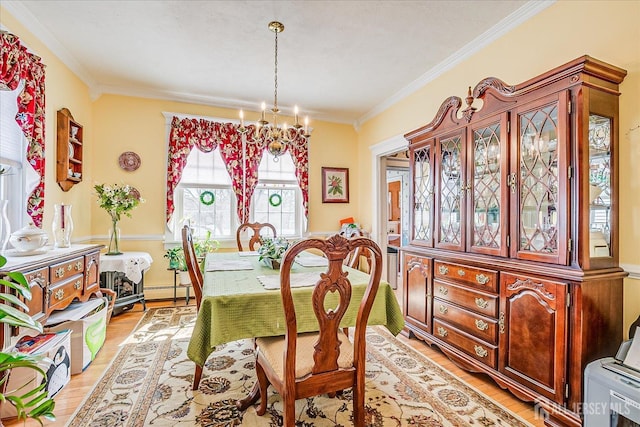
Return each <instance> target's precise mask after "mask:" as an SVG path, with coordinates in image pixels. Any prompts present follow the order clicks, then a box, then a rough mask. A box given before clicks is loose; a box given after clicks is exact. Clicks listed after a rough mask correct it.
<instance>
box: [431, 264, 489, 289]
mask: <svg viewBox="0 0 640 427" xmlns="http://www.w3.org/2000/svg"><path fill="white" fill-rule="evenodd" d="M433 274H434V276H435V277H436V278H440V279H447V280H449V281H452V282H455V283H461V284H463V285H467V286H473V287H474V288H477V289H481V290H483V291H488V292H498V273H497V272H495V271H492V270H485V269H483V268H477V267H469V266H466V265H461V264H454V263H451V262H443V261H436V262H435V263H434V268H433Z"/></svg>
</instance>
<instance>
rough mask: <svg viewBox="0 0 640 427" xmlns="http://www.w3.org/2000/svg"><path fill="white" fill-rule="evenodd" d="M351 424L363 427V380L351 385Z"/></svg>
mask: <svg viewBox="0 0 640 427" xmlns="http://www.w3.org/2000/svg"><path fill="white" fill-rule="evenodd" d="M353 425H354V426H355V427H364V382H358V381H356V384H354V386H353Z"/></svg>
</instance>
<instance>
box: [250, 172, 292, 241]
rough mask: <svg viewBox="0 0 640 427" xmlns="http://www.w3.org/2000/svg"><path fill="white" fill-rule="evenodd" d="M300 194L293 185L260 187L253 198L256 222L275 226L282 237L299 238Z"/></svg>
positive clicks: (262, 185)
mask: <svg viewBox="0 0 640 427" xmlns="http://www.w3.org/2000/svg"><path fill="white" fill-rule="evenodd" d="M298 192H299V189H298V188H297V187H296V186H293V185H284V184H279V185H277V184H271V185H266V184H261V185H259V186H258V187H257V188H256V190H255V193H254V196H253V218H254V220H255V221H256V222H268V223H270V224H273V226H274V227H275V228H276V230H278V235H280V236H298V235H299V234H300V232H299V230H298V224H297V218H298V216H299V215H298V210H297V209H296V207H297V206H299V205H301V202H300V199H299V198H298V197H297V194H298Z"/></svg>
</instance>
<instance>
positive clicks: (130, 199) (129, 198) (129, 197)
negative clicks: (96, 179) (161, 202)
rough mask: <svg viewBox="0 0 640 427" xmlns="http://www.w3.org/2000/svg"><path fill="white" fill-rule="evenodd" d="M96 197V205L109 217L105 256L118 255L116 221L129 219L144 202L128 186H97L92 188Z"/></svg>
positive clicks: (118, 236)
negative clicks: (107, 246)
mask: <svg viewBox="0 0 640 427" xmlns="http://www.w3.org/2000/svg"><path fill="white" fill-rule="evenodd" d="M93 188H94V189H95V190H96V193H97V195H98V204H99V205H100V207H101V208H102V209H104V210H106V211H107V213H108V214H109V216H110V217H111V228H110V229H109V248H108V249H107V253H106V255H120V254H121V253H122V252H120V247H119V246H120V229H119V228H118V221H120V218H121V217H122V215H126V216H128V217H131V210H133V209H134V208H135V207H136V206H138V205H139V204H140V203H142V202H144V200H143V199H142V198H141V197H140V193H138V190H136V189H135V188H133V187H131V186H130V185H118V184H114V185H107V184H97V185H95V186H94V187H93Z"/></svg>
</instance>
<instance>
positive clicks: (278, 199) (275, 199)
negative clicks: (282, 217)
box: [269, 194, 282, 208]
mask: <svg viewBox="0 0 640 427" xmlns="http://www.w3.org/2000/svg"><path fill="white" fill-rule="evenodd" d="M269 204H270V205H271V206H273V207H274V208H276V207H278V206H280V205H281V204H282V196H281V195H279V194H272V195H271V196H269Z"/></svg>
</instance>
